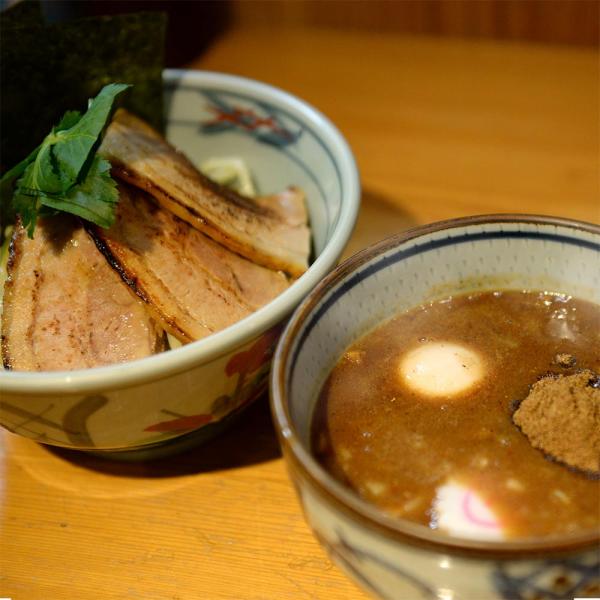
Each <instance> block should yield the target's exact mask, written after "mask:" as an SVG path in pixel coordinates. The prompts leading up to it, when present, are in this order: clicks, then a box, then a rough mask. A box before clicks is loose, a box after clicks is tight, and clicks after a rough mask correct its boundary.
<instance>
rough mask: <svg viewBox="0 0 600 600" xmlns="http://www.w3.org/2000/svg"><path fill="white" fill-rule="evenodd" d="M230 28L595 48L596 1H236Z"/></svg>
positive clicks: (598, 7) (599, 7) (231, 7)
mask: <svg viewBox="0 0 600 600" xmlns="http://www.w3.org/2000/svg"><path fill="white" fill-rule="evenodd" d="M227 4H228V10H229V12H230V20H231V22H233V23H234V24H235V25H248V24H256V25H271V26H299V25H300V26H306V27H333V28H339V29H362V30H371V31H386V32H398V33H415V34H429V35H441V36H460V37H468V38H482V37H485V38H495V39H505V40H527V41H535V42H550V43H559V44H577V45H597V44H598V27H599V23H600V3H599V2H597V1H595V0H441V1H439V0H438V1H436V0H354V1H344V0H286V1H280V2H273V1H268V0H254V1H251V0H235V1H231V2H228V3H227Z"/></svg>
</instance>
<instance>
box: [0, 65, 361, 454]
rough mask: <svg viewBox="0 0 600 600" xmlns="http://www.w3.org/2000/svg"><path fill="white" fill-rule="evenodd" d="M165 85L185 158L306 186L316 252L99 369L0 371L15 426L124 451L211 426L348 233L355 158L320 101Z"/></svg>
mask: <svg viewBox="0 0 600 600" xmlns="http://www.w3.org/2000/svg"><path fill="white" fill-rule="evenodd" d="M164 88H165V97H166V121H167V137H168V138H169V140H170V141H172V142H173V143H174V144H175V145H176V146H177V147H179V148H180V149H181V150H182V151H183V152H184V153H185V154H187V155H188V156H189V157H190V159H191V160H192V161H193V162H195V163H196V164H198V165H200V164H201V163H202V162H203V161H204V160H206V159H208V158H212V157H231V156H234V157H239V158H242V159H243V160H244V161H245V162H246V164H247V166H248V167H249V169H250V172H251V173H252V175H253V178H254V180H255V182H256V184H257V188H258V190H259V191H260V193H262V194H269V193H274V192H277V191H280V190H283V189H284V188H285V187H287V186H288V185H290V184H295V185H298V186H300V187H302V188H303V189H304V191H305V192H306V196H307V203H308V212H309V218H310V226H311V230H312V236H313V251H314V260H313V262H312V264H311V266H310V268H309V269H308V271H307V272H306V273H305V274H304V275H303V276H302V277H301V278H300V279H298V281H296V282H295V283H294V284H293V285H292V286H291V287H290V288H289V289H288V290H286V291H285V292H284V293H283V294H281V295H280V296H279V297H277V298H276V299H275V300H273V301H272V302H271V303H270V304H268V305H267V306H265V307H263V308H261V309H260V310H258V311H256V312H255V313H254V314H252V315H251V316H249V317H247V318H246V319H244V320H242V321H240V322H238V323H236V324H235V325H233V326H231V327H229V328H228V329H226V330H224V331H221V332H219V333H216V334H214V335H212V336H210V337H208V338H206V339H204V340H200V341H198V342H195V343H192V344H189V345H187V346H184V347H182V348H179V349H176V350H171V351H169V352H165V353H162V354H158V355H155V356H152V357H149V358H145V359H142V360H138V361H132V362H130V363H125V364H119V365H113V366H107V367H102V368H97V369H88V370H81V371H69V372H66V371H65V372H46V373H24V372H21V373H19V372H10V371H0V389H1V395H0V423H1V424H2V425H3V426H4V427H6V428H7V429H9V430H11V431H13V432H15V433H18V434H20V435H23V436H27V437H30V438H33V439H35V440H38V441H40V442H43V443H46V444H54V445H57V446H65V447H69V448H76V449H80V450H93V451H109V452H113V453H116V452H120V453H121V454H120V456H121V457H126V456H132V457H143V456H145V454H144V452H145V451H146V450H151V449H153V448H155V447H156V446H157V445H161V446H162V445H164V444H165V442H169V441H174V440H175V438H177V439H178V440H177V441H178V442H181V444H183V445H185V444H186V443H188V442H189V441H190V440H191V439H192V438H193V439H194V440H195V441H196V442H197V441H199V440H202V439H204V438H207V437H210V436H212V435H214V434H215V433H216V432H217V431H218V430H219V429H221V428H223V427H224V425H225V424H226V423H227V422H228V421H229V420H230V419H231V418H233V416H234V415H235V414H237V413H238V412H239V411H240V410H241V408H243V407H244V406H245V405H247V404H248V403H249V402H250V401H251V400H252V399H253V398H255V397H256V396H257V395H259V394H260V393H261V392H262V391H263V390H264V389H265V387H266V376H267V373H268V370H269V366H270V361H271V355H272V351H273V349H274V345H275V342H276V340H277V338H278V335H279V332H280V329H281V325H282V323H283V321H284V320H285V319H286V317H287V316H289V314H290V313H291V311H292V310H293V309H294V308H295V307H296V305H297V304H298V303H299V302H300V300H301V299H302V298H303V297H304V296H305V295H306V294H307V293H308V292H309V291H310V290H311V289H312V288H313V287H314V286H315V285H316V284H317V283H318V282H319V281H320V280H321V279H322V278H323V277H324V276H325V275H326V274H327V273H328V272H329V271H330V270H331V269H332V268H333V266H334V265H335V263H336V261H337V260H338V258H339V256H340V254H341V252H342V250H343V248H344V246H345V244H346V242H347V240H348V238H349V236H350V234H351V232H352V229H353V226H354V223H355V220H356V215H357V211H358V206H359V198H360V185H359V178H358V172H357V169H356V165H355V162H354V158H353V156H352V153H351V151H350V149H349V147H348V145H347V144H346V142H345V140H344V138H343V137H342V136H341V134H340V133H339V131H338V130H337V129H336V128H335V127H334V125H333V124H332V123H331V122H330V121H329V120H328V119H326V118H325V117H324V116H323V115H322V114H320V113H319V112H318V111H317V110H315V109H314V108H312V107H311V106H309V105H308V104H306V103H305V102H303V101H302V100H299V99H298V98H295V97H294V96H292V95H290V94H287V93H285V92H283V91H281V90H278V89H276V88H273V87H271V86H268V85H265V84H262V83H258V82H256V81H251V80H249V79H243V78H239V77H233V76H229V75H223V74H219V73H210V72H201V71H174V70H169V71H166V72H165V75H164ZM192 434H193V435H192ZM171 448H175V445H171ZM132 452H133V453H132Z"/></svg>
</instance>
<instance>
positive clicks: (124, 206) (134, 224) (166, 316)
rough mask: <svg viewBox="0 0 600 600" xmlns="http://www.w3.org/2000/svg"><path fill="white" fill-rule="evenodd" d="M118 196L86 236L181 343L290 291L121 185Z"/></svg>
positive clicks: (273, 275) (280, 279) (281, 278)
mask: <svg viewBox="0 0 600 600" xmlns="http://www.w3.org/2000/svg"><path fill="white" fill-rule="evenodd" d="M119 191H120V198H119V204H118V207H117V218H116V222H115V224H114V225H113V226H112V227H111V228H110V229H109V230H106V229H101V228H99V227H93V226H90V229H89V231H90V233H91V234H92V236H93V237H94V239H95V240H96V244H97V246H98V248H99V249H100V250H101V251H102V252H103V253H104V254H105V256H106V257H107V259H108V261H109V262H110V263H111V264H112V265H113V267H114V268H115V269H116V270H117V271H118V272H119V273H120V274H121V277H122V278H123V280H124V281H125V282H127V283H128V284H129V285H130V286H131V287H132V289H133V290H135V292H136V293H137V294H138V296H139V297H140V298H142V299H143V300H144V301H145V302H147V306H148V308H149V309H150V310H151V311H152V314H153V315H154V316H155V317H156V318H157V319H159V320H160V321H161V323H162V324H163V326H164V328H165V329H166V330H167V331H168V332H169V333H171V334H172V335H174V336H175V337H176V338H177V339H178V340H180V341H181V342H183V343H187V342H191V341H194V340H197V339H200V338H203V337H205V336H207V335H209V334H211V333H213V332H215V331H218V330H220V329H224V328H225V327H227V326H229V325H231V324H233V323H235V322H236V321H239V320H240V319H243V318H244V317H246V316H248V315H249V314H250V313H252V312H253V311H254V310H256V309H257V308H259V307H261V306H263V305H264V304H266V303H267V302H269V301H270V300H272V299H273V298H274V297H275V296H277V295H278V294H280V293H281V292H283V291H284V290H285V289H286V288H287V287H288V286H289V281H288V280H287V278H286V277H285V275H283V273H281V272H277V271H272V270H270V269H266V268H265V267H261V266H260V265H256V264H254V263H252V262H250V261H249V260H247V259H245V258H243V257H241V256H239V255H237V254H235V253H233V252H231V251H230V250H228V249H227V248H225V247H223V246H221V245H220V244H217V243H216V242H214V241H213V240H211V239H210V238H208V237H207V236H205V235H204V234H202V233H200V232H199V231H198V230H197V229H194V228H193V227H190V226H189V225H188V224H187V223H185V222H184V221H181V220H180V219H178V218H177V217H176V216H174V215H173V214H172V213H170V212H169V211H167V210H164V209H163V208H161V207H159V206H157V205H156V204H155V203H154V202H153V201H152V199H151V197H150V196H148V194H146V193H145V192H144V191H142V190H139V189H137V188H135V187H131V186H128V185H127V184H120V185H119Z"/></svg>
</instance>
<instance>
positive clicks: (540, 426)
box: [513, 370, 600, 475]
mask: <svg viewBox="0 0 600 600" xmlns="http://www.w3.org/2000/svg"><path fill="white" fill-rule="evenodd" d="M599 384H600V381H599V379H598V375H597V374H596V373H593V372H592V371H590V370H584V371H581V372H579V373H575V374H574V375H558V376H555V377H553V376H551V375H550V376H546V377H543V378H542V379H540V381H538V382H537V383H536V384H534V385H533V386H532V388H531V392H530V393H529V395H528V396H527V398H525V400H523V402H522V403H521V405H520V406H519V408H518V409H517V410H516V412H515V414H514V415H513V420H514V422H515V424H516V425H518V426H519V427H520V428H521V431H522V432H523V433H524V434H525V435H526V436H527V437H528V438H529V441H530V442H531V444H532V445H533V446H535V447H536V448H539V449H540V450H542V451H543V452H545V453H546V454H549V455H550V456H552V457H554V458H555V459H557V460H559V461H560V462H563V463H565V464H567V465H569V466H571V467H575V468H577V469H581V470H583V471H589V472H591V473H594V474H596V475H598V474H600V387H597V386H598V385H599Z"/></svg>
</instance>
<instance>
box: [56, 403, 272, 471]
mask: <svg viewBox="0 0 600 600" xmlns="http://www.w3.org/2000/svg"><path fill="white" fill-rule="evenodd" d="M47 449H48V451H49V452H50V453H52V454H54V455H56V456H57V457H60V458H62V459H64V460H67V461H69V462H71V463H74V464H76V465H77V466H80V467H84V468H86V469H91V470H94V471H99V472H102V473H105V474H109V475H115V476H122V477H143V478H153V477H156V478H159V477H179V476H182V475H191V474H194V473H202V472H209V471H222V470H226V469H234V468H239V467H244V466H249V465H253V464H257V463H262V462H266V461H270V460H274V459H277V458H279V457H280V456H281V451H280V449H279V443H278V442H277V436H276V434H275V430H274V428H273V423H272V421H271V414H270V411H269V402H268V397H267V394H266V393H265V394H264V395H263V396H261V397H260V398H259V399H258V400H257V401H256V402H255V403H254V404H253V405H252V406H250V407H248V408H247V409H246V410H245V411H243V412H242V413H241V414H240V415H239V417H238V419H237V420H236V421H235V422H233V423H232V424H231V426H230V427H229V428H228V429H227V430H225V431H224V432H223V433H221V434H220V435H218V436H217V437H216V438H214V439H211V440H208V441H206V442H204V443H202V444H200V445H198V446H196V447H194V448H191V449H190V450H187V451H185V452H182V453H181V454H175V455H172V456H168V457H165V458H159V459H156V460H148V461H144V462H123V461H120V460H112V459H110V458H103V457H98V456H94V455H91V454H87V453H84V452H77V451H74V450H67V449H64V448H58V447H51V446H48V447H47Z"/></svg>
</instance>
